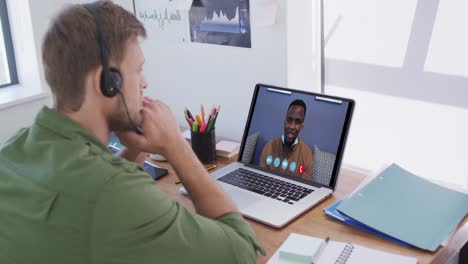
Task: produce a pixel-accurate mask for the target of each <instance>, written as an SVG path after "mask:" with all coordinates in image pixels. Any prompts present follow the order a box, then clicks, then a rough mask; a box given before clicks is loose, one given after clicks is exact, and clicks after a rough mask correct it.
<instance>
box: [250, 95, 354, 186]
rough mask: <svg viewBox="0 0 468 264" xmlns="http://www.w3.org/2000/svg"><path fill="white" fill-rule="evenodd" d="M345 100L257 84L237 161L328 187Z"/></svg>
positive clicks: (337, 146) (340, 134)
mask: <svg viewBox="0 0 468 264" xmlns="http://www.w3.org/2000/svg"><path fill="white" fill-rule="evenodd" d="M349 105H350V103H349V102H348V101H346V100H336V99H330V98H326V97H323V96H316V95H311V94H306V93H302V92H297V91H289V90H280V89H276V88H270V87H261V88H260V89H259V91H258V94H257V97H256V102H255V106H254V109H253V112H252V113H251V117H250V118H251V120H250V125H249V128H248V133H247V137H246V138H245V143H244V146H245V147H244V149H243V153H242V157H241V159H242V162H244V163H247V164H251V165H254V166H258V167H259V168H261V169H264V170H266V171H272V172H274V173H275V174H279V175H283V176H286V177H289V178H293V179H297V180H299V181H301V182H304V183H308V184H313V183H316V184H319V185H324V186H330V184H331V183H332V182H333V179H332V176H333V175H332V174H333V168H334V165H335V163H336V160H337V155H338V151H339V147H340V141H341V138H342V133H343V129H344V126H345V121H346V116H347V112H348V108H349ZM253 146H254V147H253Z"/></svg>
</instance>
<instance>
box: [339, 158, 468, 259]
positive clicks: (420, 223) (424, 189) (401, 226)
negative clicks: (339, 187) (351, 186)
mask: <svg viewBox="0 0 468 264" xmlns="http://www.w3.org/2000/svg"><path fill="white" fill-rule="evenodd" d="M337 209H338V211H339V212H341V213H343V214H345V215H347V216H349V217H351V218H353V219H355V220H357V221H359V222H361V223H362V224H365V225H367V226H370V227H372V228H374V229H377V230H378V231H380V232H383V233H385V234H387V235H389V236H392V237H394V238H396V239H399V240H402V241H404V242H407V243H409V244H411V245H413V246H415V247H418V248H421V249H425V250H430V251H435V250H437V248H438V247H439V245H440V244H441V243H442V242H443V241H444V240H445V239H447V238H448V237H449V236H450V234H451V233H452V232H453V231H454V230H455V228H456V227H457V226H458V224H459V223H460V221H461V220H463V218H464V217H465V216H466V214H467V213H468V194H466V193H461V192H457V191H454V190H451V189H448V188H445V187H442V186H440V185H437V184H434V183H432V182H430V181H428V180H425V179H423V178H420V177H418V176H416V175H414V174H412V173H410V172H408V171H406V170H404V169H402V168H400V167H399V166H397V165H395V164H392V165H391V166H389V167H388V168H387V169H385V170H384V171H383V172H382V173H380V174H379V175H377V176H376V177H375V178H374V179H373V180H372V181H370V182H369V183H368V184H367V185H366V186H364V187H363V188H362V189H361V190H360V191H358V192H356V193H354V194H353V195H352V196H351V197H349V199H347V200H345V201H343V202H342V203H341V204H340V206H338V208H337Z"/></svg>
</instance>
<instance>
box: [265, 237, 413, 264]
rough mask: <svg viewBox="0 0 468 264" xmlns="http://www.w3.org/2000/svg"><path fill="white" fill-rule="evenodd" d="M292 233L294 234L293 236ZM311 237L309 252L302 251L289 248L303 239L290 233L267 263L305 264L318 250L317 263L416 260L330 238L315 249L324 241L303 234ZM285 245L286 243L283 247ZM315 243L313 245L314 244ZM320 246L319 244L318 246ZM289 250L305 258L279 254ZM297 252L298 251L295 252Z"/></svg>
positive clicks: (407, 262)
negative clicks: (319, 248) (323, 244)
mask: <svg viewBox="0 0 468 264" xmlns="http://www.w3.org/2000/svg"><path fill="white" fill-rule="evenodd" d="M293 235H294V236H293ZM305 237H309V238H311V239H312V241H315V242H312V244H313V245H312V247H311V250H310V253H308V252H307V251H305V252H304V251H303V250H304V248H300V247H298V248H297V249H294V250H291V248H290V246H292V245H298V244H300V243H301V242H303V241H304V240H303V239H302V238H301V239H298V238H300V237H298V236H297V234H291V235H290V236H289V237H288V239H287V240H286V241H285V242H284V243H283V244H282V245H281V247H280V248H279V249H278V251H276V252H275V254H274V255H273V256H272V257H271V258H270V260H269V261H268V262H267V263H268V264H305V263H312V262H311V261H309V260H310V259H311V258H310V257H312V258H313V256H314V255H315V253H317V252H319V256H317V262H316V263H318V264H361V263H379V264H416V263H417V262H418V261H417V259H416V258H413V257H406V256H401V255H397V254H392V253H387V252H384V251H380V250H375V249H370V248H367V247H363V246H360V245H356V244H350V243H344V242H338V241H332V240H330V241H329V242H328V244H326V246H325V247H324V248H323V250H318V249H317V245H316V243H317V241H318V243H319V244H320V242H322V241H324V240H323V239H320V238H316V237H311V236H305ZM285 245H288V246H287V247H285ZM314 245H315V246H314ZM318 247H320V246H318ZM285 250H286V251H287V250H290V251H291V252H295V254H303V255H305V256H306V257H308V258H307V259H306V258H295V259H293V258H289V257H283V256H280V252H281V251H285ZM297 252H299V253H297Z"/></svg>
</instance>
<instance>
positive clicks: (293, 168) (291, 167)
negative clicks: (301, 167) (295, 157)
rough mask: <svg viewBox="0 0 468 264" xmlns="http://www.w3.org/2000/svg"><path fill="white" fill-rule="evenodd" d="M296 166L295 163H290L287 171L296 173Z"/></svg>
mask: <svg viewBox="0 0 468 264" xmlns="http://www.w3.org/2000/svg"><path fill="white" fill-rule="evenodd" d="M296 166H297V164H296V162H294V161H293V162H291V164H290V165H289V170H290V171H291V172H294V171H296Z"/></svg>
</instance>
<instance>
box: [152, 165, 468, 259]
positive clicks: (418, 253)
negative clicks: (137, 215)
mask: <svg viewBox="0 0 468 264" xmlns="http://www.w3.org/2000/svg"><path fill="white" fill-rule="evenodd" d="M235 160H236V157H233V158H231V159H229V160H228V159H225V158H219V157H218V160H217V168H216V169H219V168H222V167H224V166H226V165H227V164H229V163H231V162H233V161H235ZM157 164H158V165H159V166H161V167H164V168H166V169H168V170H169V173H168V175H166V176H164V177H162V178H161V179H159V180H158V181H157V184H158V185H159V186H160V188H161V189H162V190H163V191H164V192H166V193H167V194H168V196H169V197H171V198H172V199H174V200H176V201H179V202H180V203H181V204H183V205H184V206H186V207H188V208H191V209H192V210H193V209H194V207H193V204H192V202H191V201H190V199H189V198H187V197H186V196H184V195H181V194H180V193H179V188H180V187H181V185H180V184H175V183H174V182H175V180H176V175H175V172H174V170H173V169H172V168H171V166H170V165H169V164H168V163H166V162H158V163H157ZM365 177H366V175H363V174H359V173H355V172H352V171H350V170H342V171H341V173H340V176H339V180H338V182H339V184H338V186H337V189H336V191H335V193H334V194H333V196H332V197H331V198H329V199H326V200H325V201H324V202H322V203H320V204H319V205H318V206H316V207H314V208H313V209H311V210H309V211H308V212H306V213H305V214H303V215H302V216H300V217H298V218H297V219H296V220H294V221H293V222H291V223H290V224H288V225H287V226H285V227H283V228H282V229H275V228H271V227H269V226H266V225H263V224H260V223H257V222H255V221H252V220H249V219H248V221H249V222H250V224H251V225H252V227H253V229H254V231H255V233H256V235H257V238H258V240H259V241H260V242H261V243H262V245H263V247H264V248H265V250H266V251H267V255H266V256H259V257H258V263H265V262H267V261H268V259H270V257H271V256H272V255H273V253H274V252H275V251H276V250H277V249H278V248H279V247H280V245H281V244H282V243H283V241H284V240H285V239H286V238H287V237H288V235H289V234H290V233H292V232H295V233H300V234H306V235H311V236H316V237H321V238H325V237H327V236H329V237H330V239H332V240H338V241H344V242H351V243H356V244H359V245H362V246H367V247H369V248H374V249H379V250H383V251H386V252H390V253H395V254H400V255H405V256H411V257H415V258H417V259H418V263H422V264H425V263H432V261H433V260H436V261H435V263H445V261H446V260H447V258H448V257H449V256H444V255H445V254H442V252H443V250H441V249H440V248H439V250H438V251H437V252H435V253H431V252H427V251H423V250H420V249H416V248H405V247H403V246H400V245H397V244H395V243H393V242H389V241H387V240H384V239H382V238H379V237H376V236H374V235H371V234H369V233H367V232H364V231H361V230H358V229H356V228H353V227H350V226H348V225H346V224H343V223H341V222H338V221H335V220H331V219H329V218H328V217H327V216H325V214H324V213H323V211H322V210H323V209H324V208H325V207H327V206H329V205H331V204H332V203H334V202H335V201H337V200H339V199H341V198H343V197H344V196H346V195H347V194H349V193H351V192H352V191H353V190H354V189H355V188H356V187H357V186H358V185H359V183H360V182H361V181H363V180H364V178H365ZM465 223H468V217H465V219H464V221H463V222H462V224H461V225H463V224H465ZM436 254H437V258H435V257H436Z"/></svg>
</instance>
